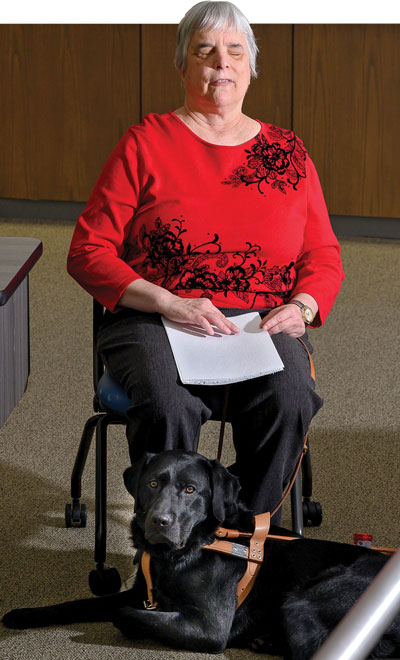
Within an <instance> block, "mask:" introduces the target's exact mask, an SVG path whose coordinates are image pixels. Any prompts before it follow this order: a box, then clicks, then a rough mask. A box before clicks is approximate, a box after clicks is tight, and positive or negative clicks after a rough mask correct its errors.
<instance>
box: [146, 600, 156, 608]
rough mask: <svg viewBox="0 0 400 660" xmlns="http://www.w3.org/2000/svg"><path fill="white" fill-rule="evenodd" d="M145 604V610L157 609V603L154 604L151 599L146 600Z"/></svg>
mask: <svg viewBox="0 0 400 660" xmlns="http://www.w3.org/2000/svg"><path fill="white" fill-rule="evenodd" d="M143 605H144V609H145V610H156V609H157V605H152V604H151V602H150V601H149V600H144V601H143Z"/></svg>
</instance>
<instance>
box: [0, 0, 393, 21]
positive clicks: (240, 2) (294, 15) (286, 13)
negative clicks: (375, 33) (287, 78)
mask: <svg viewBox="0 0 400 660" xmlns="http://www.w3.org/2000/svg"><path fill="white" fill-rule="evenodd" d="M195 3H196V0H170V1H169V0H107V1H103V0H97V1H95V0H64V1H63V2H60V1H59V0H52V2H48V1H47V0H46V1H45V0H37V1H36V0H5V2H3V3H2V8H1V9H0V23H179V21H180V20H181V18H182V17H183V15H184V13H185V12H186V11H187V10H188V9H189V8H190V7H191V6H192V5H194V4H195ZM235 4H237V6H238V7H239V8H240V9H241V10H242V11H243V13H244V14H245V15H246V16H247V18H248V20H249V21H250V23H398V22H399V19H400V2H399V0H364V2H361V1H360V0H237V1H236V2H235ZM4 5H7V6H5V7H4Z"/></svg>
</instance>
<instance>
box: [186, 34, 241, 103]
mask: <svg viewBox="0 0 400 660" xmlns="http://www.w3.org/2000/svg"><path fill="white" fill-rule="evenodd" d="M181 77H182V80H183V84H184V86H185V91H186V98H187V100H188V101H189V104H190V105H191V107H193V108H194V109H195V110H196V109H198V110H203V109H207V106H208V107H210V106H214V107H218V108H222V107H225V106H226V107H228V106H232V107H234V106H235V105H237V106H238V107H241V105H242V102H243V98H244V96H245V94H246V91H247V88H248V86H249V84H250V62H249V52H248V48H247V43H246V37H245V36H244V34H243V33H242V32H237V31H236V30H210V31H204V32H195V33H194V35H193V37H192V39H191V41H190V44H189V48H188V54H187V63H186V71H185V73H183V74H182V73H181Z"/></svg>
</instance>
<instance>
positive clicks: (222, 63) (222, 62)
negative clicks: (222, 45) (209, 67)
mask: <svg viewBox="0 0 400 660" xmlns="http://www.w3.org/2000/svg"><path fill="white" fill-rule="evenodd" d="M213 63H214V68H215V69H226V68H227V67H228V66H229V63H228V57H227V55H226V53H225V52H224V51H222V50H221V51H220V50H216V51H215V55H214V62H213Z"/></svg>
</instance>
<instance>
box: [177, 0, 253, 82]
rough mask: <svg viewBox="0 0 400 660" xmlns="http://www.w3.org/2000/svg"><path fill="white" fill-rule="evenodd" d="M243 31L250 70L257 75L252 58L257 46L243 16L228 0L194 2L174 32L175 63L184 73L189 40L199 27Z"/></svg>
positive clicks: (248, 24) (201, 28) (202, 28)
mask: <svg viewBox="0 0 400 660" xmlns="http://www.w3.org/2000/svg"><path fill="white" fill-rule="evenodd" d="M225 28H228V29H233V30H237V31H238V32H243V34H244V36H245V37H246V43H247V48H248V51H249V59H250V73H251V76H252V77H253V78H257V75H258V74H257V70H256V58H257V53H258V47H257V44H256V40H255V37H254V34H253V30H252V29H251V27H250V23H249V21H248V20H247V18H246V16H245V15H244V14H242V12H241V11H240V9H238V8H237V7H236V6H235V5H234V4H232V2H224V1H222V0H221V1H220V2H212V1H211V0H203V1H202V2H198V3H197V4H196V5H194V6H193V7H192V8H191V9H189V11H188V12H186V14H185V16H184V17H183V18H182V20H181V22H180V23H179V26H178V32H177V34H176V52H175V66H176V68H177V69H179V70H180V71H182V73H185V70H186V57H187V52H188V48H189V43H190V40H191V38H192V36H193V35H194V33H195V32H199V31H201V30H205V29H208V30H224V29H225Z"/></svg>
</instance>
